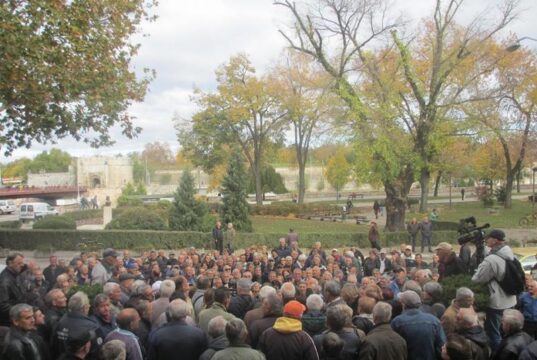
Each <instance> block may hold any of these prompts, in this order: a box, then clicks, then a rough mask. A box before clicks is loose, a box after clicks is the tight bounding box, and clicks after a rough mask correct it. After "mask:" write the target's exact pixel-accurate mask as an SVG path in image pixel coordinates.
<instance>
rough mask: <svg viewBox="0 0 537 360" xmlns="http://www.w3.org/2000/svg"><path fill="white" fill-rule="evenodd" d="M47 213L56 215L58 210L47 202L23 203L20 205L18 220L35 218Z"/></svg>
mask: <svg viewBox="0 0 537 360" xmlns="http://www.w3.org/2000/svg"><path fill="white" fill-rule="evenodd" d="M47 215H58V210H56V209H54V208H53V207H52V206H50V205H49V204H47V203H44V202H34V203H23V204H21V207H20V212H19V220H21V221H24V220H37V219H41V218H42V217H45V216H47Z"/></svg>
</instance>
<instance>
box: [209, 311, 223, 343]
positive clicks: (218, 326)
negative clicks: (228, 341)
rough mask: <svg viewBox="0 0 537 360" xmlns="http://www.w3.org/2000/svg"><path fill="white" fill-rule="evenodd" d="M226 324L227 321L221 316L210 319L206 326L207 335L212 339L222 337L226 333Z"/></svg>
mask: <svg viewBox="0 0 537 360" xmlns="http://www.w3.org/2000/svg"><path fill="white" fill-rule="evenodd" d="M226 324H227V321H226V319H224V317H223V316H222V315H218V316H216V317H214V318H212V319H211V320H210V321H209V324H208V325H207V334H208V335H209V336H210V337H211V338H213V339H216V338H217V337H219V336H222V335H224V334H225V333H226Z"/></svg>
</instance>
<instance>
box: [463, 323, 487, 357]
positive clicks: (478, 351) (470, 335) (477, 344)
mask: <svg viewBox="0 0 537 360" xmlns="http://www.w3.org/2000/svg"><path fill="white" fill-rule="evenodd" d="M457 333H458V334H459V335H461V336H464V338H465V339H466V341H467V343H468V345H470V348H471V349H472V359H474V360H487V359H489V358H490V347H489V340H488V338H487V335H486V334H485V331H484V330H483V328H482V327H481V326H474V327H471V328H469V329H463V330H458V331H457Z"/></svg>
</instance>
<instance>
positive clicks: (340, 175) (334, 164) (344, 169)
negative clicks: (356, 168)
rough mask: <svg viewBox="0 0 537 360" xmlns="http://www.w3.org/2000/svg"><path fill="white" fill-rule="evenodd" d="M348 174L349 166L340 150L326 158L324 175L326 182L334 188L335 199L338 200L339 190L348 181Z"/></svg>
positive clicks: (349, 171) (349, 172)
mask: <svg viewBox="0 0 537 360" xmlns="http://www.w3.org/2000/svg"><path fill="white" fill-rule="evenodd" d="M350 175H351V166H350V165H349V163H348V162H347V159H346V158H345V155H344V154H343V153H342V152H338V153H337V154H336V155H335V156H334V157H332V158H331V159H330V160H328V164H326V173H325V176H326V180H327V181H328V183H329V184H330V185H331V186H332V187H333V188H334V189H335V190H336V193H337V196H336V199H338V200H339V192H340V191H341V189H343V187H344V186H345V184H347V183H348V182H349V176H350Z"/></svg>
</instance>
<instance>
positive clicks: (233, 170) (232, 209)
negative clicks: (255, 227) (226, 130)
mask: <svg viewBox="0 0 537 360" xmlns="http://www.w3.org/2000/svg"><path fill="white" fill-rule="evenodd" d="M247 189H248V176H247V174H246V171H245V170H244V165H243V163H242V158H241V154H240V152H238V151H236V152H235V153H234V154H233V156H232V157H231V159H230V161H229V164H228V167H227V174H226V176H225V177H224V180H223V181H222V187H221V190H222V196H223V199H222V201H223V205H222V206H221V208H220V218H221V219H222V222H223V223H224V224H228V223H230V222H231V223H233V226H234V227H235V229H237V230H238V231H247V232H250V231H252V223H251V221H250V218H249V217H248V213H249V210H248V202H247V201H246V198H247V197H248V193H247Z"/></svg>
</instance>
